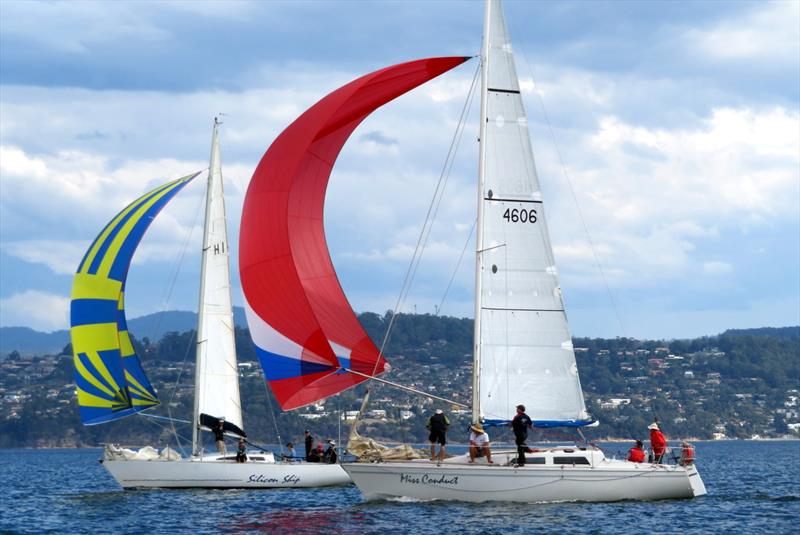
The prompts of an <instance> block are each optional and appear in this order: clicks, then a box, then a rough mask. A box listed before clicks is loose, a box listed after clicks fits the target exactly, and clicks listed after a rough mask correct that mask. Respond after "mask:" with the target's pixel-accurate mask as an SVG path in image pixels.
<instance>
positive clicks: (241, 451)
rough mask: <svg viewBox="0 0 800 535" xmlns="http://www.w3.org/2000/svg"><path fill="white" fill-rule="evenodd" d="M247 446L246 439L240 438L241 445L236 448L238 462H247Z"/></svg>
mask: <svg viewBox="0 0 800 535" xmlns="http://www.w3.org/2000/svg"><path fill="white" fill-rule="evenodd" d="M246 452H247V446H246V445H245V443H244V439H243V438H240V439H239V447H238V448H237V449H236V462H237V463H245V462H247V453H246Z"/></svg>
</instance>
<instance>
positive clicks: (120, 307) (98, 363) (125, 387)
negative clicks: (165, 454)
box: [70, 173, 197, 425]
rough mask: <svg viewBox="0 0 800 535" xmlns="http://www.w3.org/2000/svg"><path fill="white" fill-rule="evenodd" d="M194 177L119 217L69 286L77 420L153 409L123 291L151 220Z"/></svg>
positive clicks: (142, 199)
mask: <svg viewBox="0 0 800 535" xmlns="http://www.w3.org/2000/svg"><path fill="white" fill-rule="evenodd" d="M195 176H197V173H195V174H193V175H189V176H185V177H183V178H180V179H178V180H174V181H172V182H169V183H168V184H165V185H163V186H160V187H158V188H156V189H154V190H152V191H150V192H149V193H147V194H145V195H143V196H142V197H140V198H139V199H137V200H136V201H134V202H133V203H131V204H130V205H129V206H128V207H127V208H125V209H124V210H122V211H121V212H120V213H119V214H117V216H116V217H114V219H112V220H111V222H110V223H109V224H108V225H106V227H105V228H104V229H103V231H102V232H101V233H100V235H99V236H98V237H97V238H96V239H95V240H94V242H92V245H91V246H90V247H89V250H88V251H87V252H86V255H85V256H84V257H83V260H81V263H80V265H79V267H78V272H77V273H76V274H75V278H74V279H73V283H72V303H71V318H70V323H71V327H70V334H71V337H72V353H73V362H74V364H75V382H76V383H77V390H78V405H79V406H80V414H81V420H82V421H83V423H84V424H86V425H91V424H99V423H103V422H108V421H111V420H116V419H117V418H121V417H123V416H127V415H129V414H133V413H135V412H138V411H141V410H144V409H148V408H150V407H153V406H155V405H157V404H158V403H159V402H158V397H157V396H156V392H155V390H154V389H153V386H152V385H151V384H150V381H149V380H148V379H147V376H145V374H144V370H143V369H142V366H141V364H140V362H139V357H138V356H137V355H136V352H135V351H134V349H133V346H132V345H131V340H130V336H129V335H128V328H127V325H126V322H125V309H124V290H125V280H126V278H127V275H128V268H129V266H130V263H131V258H132V257H133V253H134V251H135V250H136V247H137V246H138V244H139V241H141V239H142V236H143V235H144V233H145V231H146V230H147V228H148V227H149V226H150V223H151V222H152V221H153V218H155V216H156V215H157V214H158V212H159V211H160V210H161V209H162V208H163V207H164V205H166V204H167V202H169V200H170V199H172V197H173V196H175V194H176V193H178V192H179V191H180V190H181V189H182V188H183V187H184V186H185V185H186V184H187V183H188V182H189V181H190V180H192V179H193V178H194V177H195Z"/></svg>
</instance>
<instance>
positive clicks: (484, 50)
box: [472, 0, 492, 422]
mask: <svg viewBox="0 0 800 535" xmlns="http://www.w3.org/2000/svg"><path fill="white" fill-rule="evenodd" d="M491 7H492V5H491V2H489V0H486V5H485V10H484V19H483V44H482V46H481V113H480V123H479V129H478V132H479V134H478V140H479V145H478V146H479V153H478V196H477V197H478V199H477V204H478V220H477V223H476V225H475V226H476V227H477V228H476V237H475V324H474V334H473V342H472V347H473V358H472V421H473V422H480V421H481V420H482V414H481V381H480V370H481V344H480V339H481V287H482V286H481V283H482V280H483V278H482V277H481V269H482V263H481V254H482V251H483V189H484V187H483V183H484V178H485V174H486V167H485V162H486V143H485V140H484V139H485V136H486V113H487V96H488V91H487V88H488V77H489V17H490V15H491Z"/></svg>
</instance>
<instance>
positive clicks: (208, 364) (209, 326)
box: [194, 122, 244, 436]
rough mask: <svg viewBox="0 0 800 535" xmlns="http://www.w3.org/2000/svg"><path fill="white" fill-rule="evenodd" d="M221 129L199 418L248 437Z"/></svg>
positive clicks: (208, 224)
mask: <svg viewBox="0 0 800 535" xmlns="http://www.w3.org/2000/svg"><path fill="white" fill-rule="evenodd" d="M218 127H219V124H218V123H216V122H215V124H214V133H213V135H212V141H211V159H210V162H209V166H208V187H207V190H206V217H205V225H204V231H203V259H202V269H201V278H200V279H201V283H200V306H199V313H198V319H197V365H196V370H195V411H194V414H195V415H197V417H198V418H199V423H200V425H202V426H203V427H210V426H215V425H216V424H217V422H218V421H219V420H220V419H223V420H225V424H226V430H228V431H229V432H231V433H234V434H237V435H240V436H243V435H244V431H242V428H243V426H242V406H241V399H240V396H239V369H238V367H237V365H236V345H235V343H234V324H233V307H232V304H231V282H230V267H229V258H228V257H229V251H228V249H229V248H228V231H227V225H226V219H225V196H224V192H223V187H222V165H221V162H220V156H219V132H218ZM203 416H206V418H203ZM209 422H210V426H209Z"/></svg>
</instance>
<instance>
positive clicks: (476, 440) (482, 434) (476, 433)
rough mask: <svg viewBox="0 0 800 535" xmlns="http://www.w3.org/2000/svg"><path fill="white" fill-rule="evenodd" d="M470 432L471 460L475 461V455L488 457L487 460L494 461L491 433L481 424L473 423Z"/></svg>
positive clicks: (488, 461) (490, 462)
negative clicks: (490, 441)
mask: <svg viewBox="0 0 800 535" xmlns="http://www.w3.org/2000/svg"><path fill="white" fill-rule="evenodd" d="M469 429H470V431H471V432H470V434H469V462H471V463H474V462H475V457H484V456H485V457H486V462H487V463H489V464H493V463H492V451H491V450H490V449H489V435H488V434H486V431H484V430H483V426H482V425H481V424H479V423H478V424H472V425H471V426H470V428H469Z"/></svg>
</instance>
